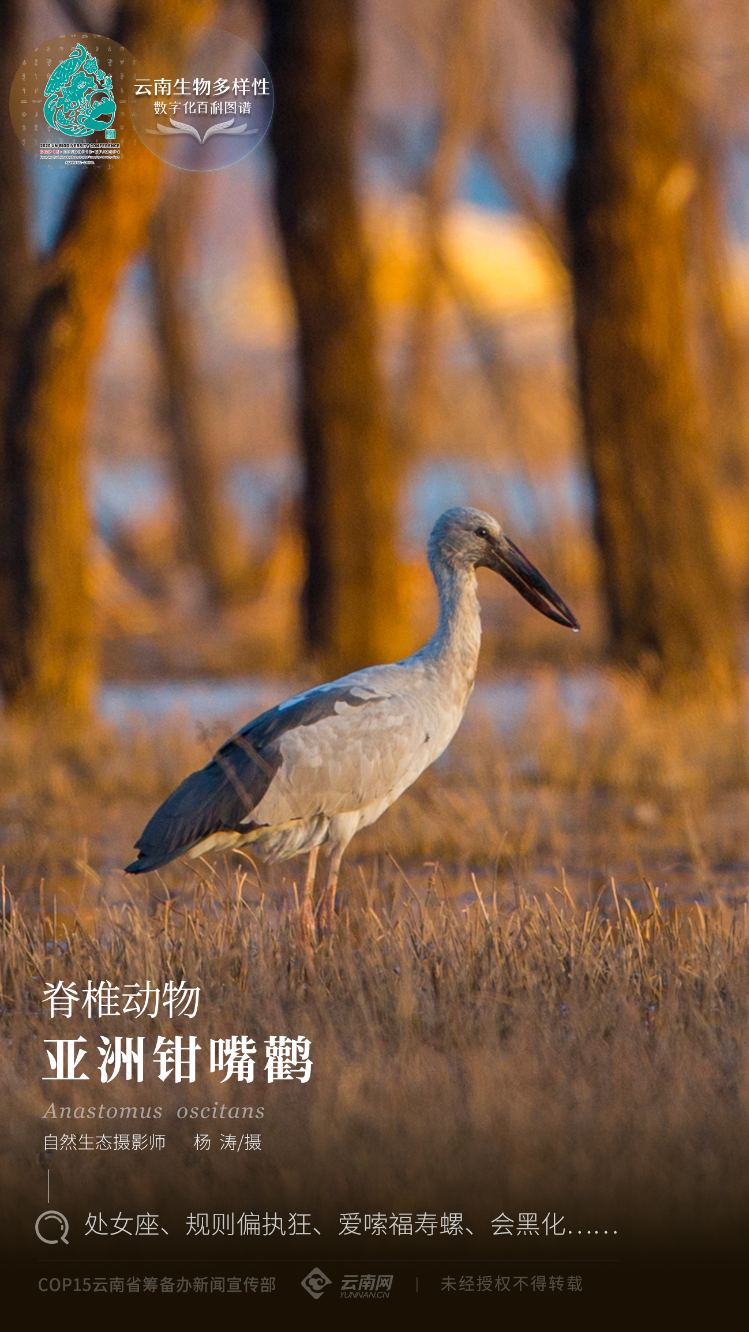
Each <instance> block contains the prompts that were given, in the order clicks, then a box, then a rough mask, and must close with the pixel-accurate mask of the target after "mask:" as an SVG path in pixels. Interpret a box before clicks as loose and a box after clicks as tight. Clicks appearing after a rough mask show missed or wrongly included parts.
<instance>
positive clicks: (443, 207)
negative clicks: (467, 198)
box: [405, 0, 488, 448]
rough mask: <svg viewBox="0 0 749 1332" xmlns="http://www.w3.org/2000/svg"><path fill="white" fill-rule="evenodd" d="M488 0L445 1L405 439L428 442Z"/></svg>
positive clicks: (475, 119)
mask: <svg viewBox="0 0 749 1332" xmlns="http://www.w3.org/2000/svg"><path fill="white" fill-rule="evenodd" d="M487 11H488V6H487V0H452V2H451V4H450V6H449V9H448V12H447V16H446V29H447V30H446V34H445V42H444V56H443V62H442V69H441V71H440V78H439V88H438V103H439V104H438V108H437V131H436V137H435V145H434V152H433V154H432V158H431V161H430V163H429V166H428V169H427V170H426V172H425V174H424V179H423V181H422V187H421V194H422V198H423V221H422V237H421V255H420V261H421V268H420V272H419V281H418V284H417V288H416V294H415V300H414V324H413V332H412V338H411V343H412V347H411V367H410V383H409V385H408V403H407V407H406V413H405V417H406V438H407V440H408V441H409V445H410V447H411V448H413V447H414V446H421V447H425V446H427V445H428V443H429V440H430V436H431V434H432V431H433V428H434V423H435V415H436V413H437V412H438V410H439V407H438V397H437V390H438V384H437V366H438V360H439V356H438V352H439V347H438V332H439V310H440V294H441V288H442V285H443V280H444V277H445V267H446V260H445V255H444V229H445V219H446V215H447V212H448V209H449V207H450V205H451V204H452V202H453V199H454V196H455V191H456V188H457V186H458V184H459V177H460V173H461V170H462V168H463V164H464V162H465V158H466V155H467V153H468V152H469V151H470V149H471V147H472V146H473V144H474V142H475V140H476V139H477V137H478V135H479V132H480V130H481V128H482V122H483V118H484V115H485V96H486V89H485V86H484V85H485V68H484V66H485V60H484V52H485V48H486V41H487V33H486V17H487Z"/></svg>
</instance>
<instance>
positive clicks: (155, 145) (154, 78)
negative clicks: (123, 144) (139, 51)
mask: <svg viewBox="0 0 749 1332" xmlns="http://www.w3.org/2000/svg"><path fill="white" fill-rule="evenodd" d="M129 102H130V116H131V118H132V122H133V126H134V127H135V132H136V134H137V135H138V137H139V139H141V141H142V142H143V143H144V144H145V145H146V147H147V148H150V150H151V152H152V153H155V154H156V156H157V157H160V158H162V160H163V161H165V162H168V163H169V165H170V166H175V167H181V168H182V169H183V170H184V171H219V170H220V169H221V168H222V167H227V166H233V165H234V163H235V162H241V160H242V158H243V157H247V155H248V154H249V153H251V152H253V151H254V150H255V148H257V147H258V145H259V144H260V143H262V141H263V138H264V137H265V134H266V133H267V130H268V126H269V125H270V122H271V117H272V115H273V85H272V83H271V80H270V75H269V73H268V70H267V68H266V66H265V64H264V62H263V60H262V59H261V57H260V56H259V55H258V53H257V51H254V50H253V48H252V47H251V46H248V44H247V42H244V41H242V39H241V37H235V36H233V35H232V34H231V33H228V32H221V31H220V30H219V29H217V28H209V29H203V30H201V31H200V32H198V33H197V34H196V38H195V41H194V43H193V44H192V47H191V49H190V51H189V53H188V54H187V55H186V56H185V58H184V61H183V64H182V65H181V66H180V68H179V69H177V68H176V67H175V68H173V69H172V68H166V67H165V66H164V63H163V61H159V60H157V59H155V58H153V59H152V58H149V56H148V53H147V52H146V53H145V54H144V56H143V59H140V60H138V63H137V66H136V69H135V76H134V78H133V81H132V83H131V85H130V93H129Z"/></svg>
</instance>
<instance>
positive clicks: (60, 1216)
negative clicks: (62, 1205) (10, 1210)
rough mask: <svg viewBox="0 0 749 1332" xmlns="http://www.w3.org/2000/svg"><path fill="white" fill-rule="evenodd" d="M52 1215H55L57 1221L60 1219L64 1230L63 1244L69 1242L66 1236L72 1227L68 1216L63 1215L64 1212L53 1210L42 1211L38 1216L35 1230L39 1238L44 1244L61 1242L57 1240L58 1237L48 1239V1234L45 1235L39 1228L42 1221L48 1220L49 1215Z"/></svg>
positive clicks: (61, 1237)
mask: <svg viewBox="0 0 749 1332" xmlns="http://www.w3.org/2000/svg"><path fill="white" fill-rule="evenodd" d="M50 1216H51V1217H54V1219H55V1221H59V1223H60V1228H61V1230H62V1234H61V1236H60V1239H61V1240H62V1242H63V1244H67V1242H68V1241H67V1239H66V1236H67V1233H68V1230H69V1229H70V1227H69V1225H68V1218H67V1217H66V1216H63V1214H62V1212H54V1211H51V1212H42V1214H41V1216H38V1217H37V1218H36V1225H35V1226H34V1230H35V1231H36V1233H37V1238H38V1239H40V1240H41V1241H42V1244H57V1243H59V1241H58V1240H56V1239H47V1236H46V1235H43V1234H42V1232H41V1230H40V1229H39V1226H40V1224H41V1223H42V1221H46V1220H47V1217H50Z"/></svg>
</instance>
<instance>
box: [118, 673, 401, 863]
mask: <svg viewBox="0 0 749 1332" xmlns="http://www.w3.org/2000/svg"><path fill="white" fill-rule="evenodd" d="M381 698H382V694H379V693H377V692H376V691H374V690H372V689H367V688H361V687H358V686H357V685H355V684H346V683H341V684H334V685H323V686H321V687H320V688H319V689H312V690H310V691H309V692H308V693H306V694H300V695H299V696H298V697H296V698H292V699H289V701H288V702H286V703H281V704H279V706H278V707H275V708H271V709H270V710H269V711H268V712H263V713H262V714H261V715H260V716H259V717H256V718H255V719H254V721H251V722H250V723H249V724H248V725H247V726H244V727H243V728H242V730H241V731H238V732H237V733H236V735H233V736H232V737H231V739H230V740H227V741H226V744H224V745H222V746H221V748H220V749H219V750H218V752H217V754H216V755H215V756H214V758H213V759H211V762H210V763H208V764H206V766H205V767H204V768H201V769H200V771H199V772H193V773H191V774H190V776H189V777H186V778H185V780H184V781H183V782H181V783H180V785H179V786H178V787H177V789H176V791H173V792H172V794H171V795H170V796H168V797H167V799H166V800H165V801H164V803H163V805H161V806H160V807H159V808H158V809H157V810H156V813H155V814H154V815H153V817H152V818H151V819H150V820H149V822H148V823H147V824H146V827H145V828H144V830H143V832H142V834H141V836H140V839H139V840H138V841H137V842H136V843H135V845H136V849H137V851H138V859H137V860H134V861H133V862H132V864H130V865H128V866H127V873H128V874H143V873H145V872H146V871H147V870H153V869H160V867H161V866H162V865H166V864H168V862H169V861H170V860H174V859H175V858H176V857H177V856H181V855H184V854H185V852H187V851H189V850H190V849H191V848H192V847H194V846H196V845H197V844H198V842H202V841H203V839H204V838H206V837H210V836H211V834H212V833H217V832H229V831H232V832H233V831H243V832H246V831H247V830H248V827H251V823H248V815H249V814H251V813H252V811H253V810H254V809H255V808H256V806H257V805H259V803H260V801H261V800H262V798H263V796H264V795H265V793H266V791H267V790H268V788H269V786H270V784H271V782H272V781H273V779H274V777H275V776H276V773H277V772H278V770H279V768H280V766H281V763H282V755H281V740H282V738H283V736H284V735H286V734H288V732H289V731H294V730H296V729H297V728H298V727H300V726H313V725H314V724H315V722H319V721H322V720H323V718H325V717H331V716H334V715H335V712H336V704H339V703H346V704H348V705H349V706H350V707H362V706H364V705H366V704H367V703H371V702H376V701H379V700H380V699H381Z"/></svg>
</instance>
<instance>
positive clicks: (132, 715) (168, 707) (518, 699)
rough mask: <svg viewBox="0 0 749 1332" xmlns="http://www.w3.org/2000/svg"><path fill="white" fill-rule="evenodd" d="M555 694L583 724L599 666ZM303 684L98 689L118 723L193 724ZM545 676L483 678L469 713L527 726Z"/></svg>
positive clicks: (600, 685)
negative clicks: (171, 721)
mask: <svg viewBox="0 0 749 1332" xmlns="http://www.w3.org/2000/svg"><path fill="white" fill-rule="evenodd" d="M554 686H555V691H556V697H557V699H558V701H559V706H560V707H561V709H562V711H563V713H564V715H565V716H566V718H567V720H568V722H569V724H570V726H572V727H580V726H582V725H584V723H585V721H586V720H587V718H588V717H589V716H590V713H591V712H592V710H593V708H594V707H596V705H597V704H598V703H600V701H601V699H602V697H603V695H604V692H605V688H606V686H605V681H604V679H603V677H602V676H601V674H600V673H599V672H597V671H593V670H588V671H579V672H576V673H575V674H574V675H573V674H555V676H554ZM302 687H304V686H302V685H300V684H299V683H298V682H296V681H294V680H283V679H281V678H279V677H258V676H247V677H244V678H239V679H236V678H235V679H228V680H156V681H148V682H145V683H138V684H105V685H103V686H102V688H101V690H100V693H99V713H100V715H101V716H102V717H103V718H104V719H105V720H107V721H110V722H113V723H115V724H116V725H122V726H127V725H132V724H133V723H134V722H137V721H138V720H146V721H163V720H165V719H167V718H169V717H170V716H171V717H174V718H180V719H182V718H184V719H185V721H187V722H190V723H192V724H195V723H204V724H206V723H209V722H213V721H217V720H220V719H224V718H231V719H233V720H235V721H236V722H237V724H239V723H241V722H242V721H249V720H250V719H251V718H252V717H254V716H256V715H257V714H258V713H259V712H262V711H263V710H264V709H265V708H270V707H273V706H274V704H276V703H280V702H282V701H283V700H284V699H285V698H289V697H290V696H291V695H292V694H294V693H295V692H296V691H297V689H299V688H302ZM543 687H544V685H543V679H541V680H539V678H538V677H534V676H528V675H524V674H523V675H521V674H519V673H518V674H512V673H508V674H507V675H503V676H502V678H501V679H498V680H491V681H489V682H487V683H485V684H479V685H477V686H476V689H475V691H474V693H473V695H472V697H471V700H470V702H469V704H468V711H467V714H466V715H467V718H468V719H469V720H470V719H474V720H479V719H480V718H487V719H488V720H489V721H490V722H491V723H492V724H493V726H494V727H495V728H496V730H497V732H498V733H499V734H502V735H510V734H512V732H513V731H514V730H516V729H517V728H518V727H520V726H522V724H523V722H524V721H525V719H526V717H527V715H528V711H529V709H530V708H531V706H532V704H533V702H534V699H535V698H536V696H537V694H538V690H539V689H540V688H543Z"/></svg>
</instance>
